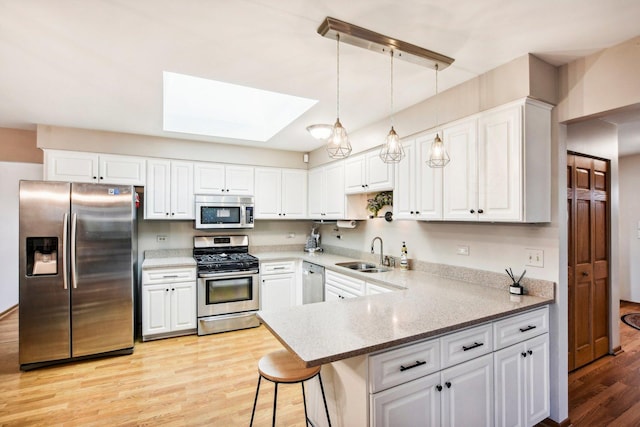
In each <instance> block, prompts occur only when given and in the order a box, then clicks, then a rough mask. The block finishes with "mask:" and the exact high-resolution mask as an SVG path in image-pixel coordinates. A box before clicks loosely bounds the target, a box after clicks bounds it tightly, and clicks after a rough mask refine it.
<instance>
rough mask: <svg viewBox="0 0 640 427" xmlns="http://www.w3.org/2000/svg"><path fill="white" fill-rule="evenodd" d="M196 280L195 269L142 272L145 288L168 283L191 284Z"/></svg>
mask: <svg viewBox="0 0 640 427" xmlns="http://www.w3.org/2000/svg"><path fill="white" fill-rule="evenodd" d="M194 280H196V269H195V268H166V269H165V268H163V269H156V270H144V271H143V272H142V285H143V286H144V285H154V284H157V283H167V282H191V281H194Z"/></svg>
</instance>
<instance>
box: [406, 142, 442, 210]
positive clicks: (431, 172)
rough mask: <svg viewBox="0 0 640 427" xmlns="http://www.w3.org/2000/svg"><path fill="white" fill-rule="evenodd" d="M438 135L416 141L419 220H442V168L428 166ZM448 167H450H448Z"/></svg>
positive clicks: (416, 184)
mask: <svg viewBox="0 0 640 427" xmlns="http://www.w3.org/2000/svg"><path fill="white" fill-rule="evenodd" d="M435 137H436V133H428V134H426V135H424V136H421V137H420V138H418V139H417V140H416V147H415V156H414V157H415V159H416V163H417V164H416V166H415V169H416V177H415V180H416V182H415V187H416V191H415V194H416V201H415V204H414V206H415V209H416V216H417V217H418V219H425V220H441V219H442V168H432V167H430V166H429V165H428V164H427V160H429V151H430V150H431V144H432V143H433V140H434V138H435ZM447 167H448V166H447Z"/></svg>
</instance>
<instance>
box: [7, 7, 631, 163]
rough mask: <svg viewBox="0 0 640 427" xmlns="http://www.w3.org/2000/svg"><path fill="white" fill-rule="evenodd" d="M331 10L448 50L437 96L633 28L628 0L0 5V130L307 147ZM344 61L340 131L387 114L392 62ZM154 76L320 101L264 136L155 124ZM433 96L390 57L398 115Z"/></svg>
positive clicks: (578, 52) (414, 73)
mask: <svg viewBox="0 0 640 427" xmlns="http://www.w3.org/2000/svg"><path fill="white" fill-rule="evenodd" d="M327 16H331V17H334V18H337V19H340V20H343V21H347V22H350V23H352V24H356V25H359V26H362V27H365V28H368V29H370V30H373V31H376V32H379V33H382V34H385V35H387V36H390V37H394V38H397V39H401V40H403V41H406V42H409V43H413V44H416V45H418V46H421V47H423V48H426V49H429V50H433V51H436V52H439V53H441V54H444V55H447V56H450V57H453V58H455V62H454V63H453V65H452V66H450V67H449V68H447V69H445V70H443V71H442V72H441V73H440V74H439V88H440V90H443V89H446V88H448V87H451V86H455V85H457V84H459V83H461V82H463V81H466V80H468V79H471V78H473V77H475V76H477V75H479V74H482V73H484V72H486V71H488V70H490V69H492V68H495V67H497V66H499V65H501V64H504V63H506V62H508V61H510V60H512V59H514V58H517V57H520V56H522V55H524V54H526V53H533V54H535V55H537V56H539V57H540V58H542V59H544V60H546V61H547V62H549V63H552V64H555V65H560V64H564V63H567V62H570V61H572V60H574V59H576V58H578V57H581V56H585V55H588V54H591V53H593V52H595V51H598V50H600V49H603V48H606V47H609V46H612V45H615V44H617V43H620V42H623V41H625V40H628V39H630V38H632V37H635V36H637V35H638V34H639V33H640V30H639V29H638V25H637V22H638V18H639V17H640V2H638V1H637V0H609V1H606V2H604V1H602V0H563V1H557V0H537V1H514V0H483V1H478V0H457V1H447V0H367V1H365V0H360V1H357V0H354V1H350V2H346V1H344V0H233V1H229V0H208V1H206V0H180V1H176V0H0V127H8V128H21V129H35V125H36V124H50V125H56V126H69V127H77V128H88V129H99V130H107V131H118V132H129V133H138V134H145V135H157V136H165V137H172V138H185V139H194V140H205V141H215V142H223V143H233V144H247V145H254V146H261V147H269V148H274V149H287V150H295V151H301V152H307V151H311V150H313V149H314V148H317V147H318V146H319V145H320V144H319V143H318V142H317V141H315V140H314V139H313V138H311V136H309V135H308V134H307V132H306V131H305V128H306V126H308V125H310V124H313V123H332V122H333V121H334V120H335V116H336V45H335V42H332V41H331V40H330V39H327V38H324V37H321V36H320V35H318V34H317V33H316V29H317V27H318V26H319V24H320V23H321V22H322V21H323V20H324V18H325V17H327ZM340 69H341V70H340V87H341V91H340V101H341V105H340V119H341V121H342V123H343V124H344V125H345V127H346V128H347V129H348V130H349V131H350V132H353V131H355V130H357V129H359V128H362V127H364V126H366V125H368V124H370V123H373V122H375V121H377V120H380V119H382V118H384V117H386V116H388V115H389V112H390V96H389V84H390V83H389V58H388V57H386V56H384V55H380V54H377V53H374V52H371V51H368V50H364V49H361V48H357V47H354V46H350V45H342V46H341V50H340ZM163 71H171V72H176V73H182V74H188V75H192V76H197V77H204V78H208V79H214V80H221V81H226V82H229V83H234V84H240V85H246V86H251V87H255V88H259V89H264V90H270V91H277V92H283V93H287V94H290V95H295V96H301V97H308V98H313V99H317V100H319V102H318V103H317V104H316V105H315V106H314V107H312V108H311V109H310V110H308V111H307V112H306V113H304V114H303V115H302V116H300V117H299V118H298V119H297V120H295V121H294V122H293V123H292V124H291V125H289V126H288V127H287V128H285V129H284V130H282V131H281V132H280V133H278V134H277V135H275V136H274V137H273V138H272V139H271V140H269V141H267V142H255V141H242V140H231V139H228V140H223V139H220V138H206V137H200V136H195V135H184V134H178V133H171V132H164V131H163V130H162V96H163V95H162V72H163ZM434 90H435V88H434V71H433V70H430V69H428V68H424V67H420V66H417V65H415V64H411V63H408V62H404V61H395V63H394V109H395V110H400V109H403V108H406V107H409V106H411V105H413V104H416V103H417V102H419V101H421V100H423V99H426V98H427V97H429V96H432V95H433V94H434ZM637 117H638V115H637V114H636V115H635V116H634V119H633V120H630V119H627V120H626V121H625V123H626V124H625V125H623V126H621V127H624V126H626V127H633V126H637V125H634V124H633V123H634V122H635V118H637ZM634 129H635V130H634V131H635V132H636V134H637V131H638V128H637V127H636V128H634ZM637 144H638V146H639V147H640V141H638V142H637ZM78 149H81V147H78Z"/></svg>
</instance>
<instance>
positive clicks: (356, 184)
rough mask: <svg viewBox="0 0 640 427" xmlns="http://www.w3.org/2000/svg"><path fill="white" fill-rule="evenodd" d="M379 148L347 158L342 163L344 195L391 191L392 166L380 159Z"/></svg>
mask: <svg viewBox="0 0 640 427" xmlns="http://www.w3.org/2000/svg"><path fill="white" fill-rule="evenodd" d="M379 150H380V149H379V148H376V149H375V150H370V151H367V152H365V153H361V154H357V155H355V156H351V157H349V158H347V159H346V160H345V162H344V164H345V173H344V190H345V193H346V194H357V193H371V192H377V191H388V190H393V180H394V175H393V172H394V167H393V166H394V165H393V164H386V163H384V162H383V161H382V159H380V155H379Z"/></svg>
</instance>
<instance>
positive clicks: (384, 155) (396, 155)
mask: <svg viewBox="0 0 640 427" xmlns="http://www.w3.org/2000/svg"><path fill="white" fill-rule="evenodd" d="M380 158H381V159H382V161H383V162H385V163H398V162H400V160H402V159H403V158H404V148H402V142H400V138H399V137H398V134H397V133H396V131H395V129H393V126H391V130H390V131H389V134H388V135H387V139H386V140H385V142H384V144H382V147H381V148H380Z"/></svg>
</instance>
